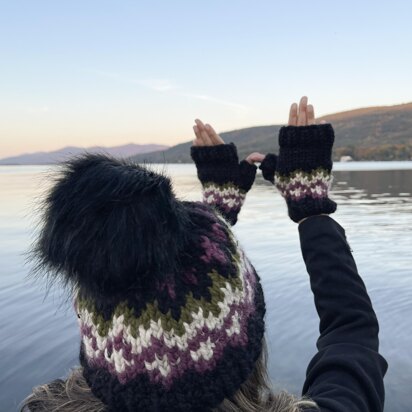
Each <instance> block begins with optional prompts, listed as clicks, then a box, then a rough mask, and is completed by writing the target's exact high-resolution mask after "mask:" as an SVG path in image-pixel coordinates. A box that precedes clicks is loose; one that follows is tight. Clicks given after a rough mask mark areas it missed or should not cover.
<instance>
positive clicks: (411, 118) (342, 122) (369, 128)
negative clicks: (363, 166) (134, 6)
mask: <svg viewBox="0 0 412 412" xmlns="http://www.w3.org/2000/svg"><path fill="white" fill-rule="evenodd" d="M319 120H326V121H327V122H330V123H332V124H333V127H334V129H335V135H336V139H335V145H334V158H335V160H338V159H340V157H341V156H345V155H349V156H352V157H353V158H354V159H355V160H409V159H412V103H408V104H401V105H396V106H381V107H367V108H362V109H356V110H350V111H346V112H340V113H335V114H330V115H327V116H323V117H321V118H319ZM280 127H281V125H273V126H259V127H250V128H247V129H240V130H235V131H231V132H226V133H221V136H222V138H223V140H224V141H225V142H233V143H235V144H236V146H237V148H238V152H239V157H240V158H244V157H245V156H246V155H248V154H249V153H251V152H254V151H260V152H262V153H267V152H274V151H275V152H277V151H278V142H277V135H278V132H279V129H280ZM191 144H192V142H187V143H181V144H179V145H176V146H172V147H171V148H169V149H167V150H164V151H158V152H156V153H145V154H138V155H136V156H132V159H133V160H135V161H137V162H149V163H165V162H167V163H189V162H191V159H190V146H191Z"/></svg>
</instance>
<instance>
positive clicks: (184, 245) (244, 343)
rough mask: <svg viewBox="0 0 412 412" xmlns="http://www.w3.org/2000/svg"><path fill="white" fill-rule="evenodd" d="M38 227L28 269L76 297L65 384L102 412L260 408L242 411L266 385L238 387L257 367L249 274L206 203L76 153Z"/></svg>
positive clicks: (258, 345) (138, 171)
mask: <svg viewBox="0 0 412 412" xmlns="http://www.w3.org/2000/svg"><path fill="white" fill-rule="evenodd" d="M42 223H43V225H42V227H41V230H40V232H39V237H38V240H37V243H36V244H35V246H34V249H33V255H34V257H35V258H36V259H37V266H36V271H37V272H39V273H41V272H46V273H48V275H49V276H50V277H51V278H52V279H60V280H62V281H63V282H64V283H66V284H67V285H69V286H70V287H71V288H72V289H73V290H74V291H75V294H76V305H75V307H76V311H77V315H78V322H79V327H80V335H81V347H80V363H81V366H82V369H81V377H80V375H79V374H78V375H79V376H78V375H76V376H78V377H77V378H76V379H80V381H78V380H75V381H71V382H80V383H83V382H86V384H87V387H88V388H90V391H91V392H90V396H93V398H92V399H96V398H97V399H99V400H100V401H101V402H102V404H103V405H104V406H105V408H106V409H107V410H108V411H117V410H121V411H135V410H139V411H159V412H161V411H168V412H169V411H194V410H196V411H198V412H200V411H211V410H216V411H217V410H219V411H223V410H224V411H230V410H233V411H243V410H244V411H249V410H250V411H252V410H259V409H250V408H249V406H250V405H259V404H261V402H263V401H262V400H261V398H260V389H261V388H263V387H264V386H265V385H264V383H262V385H259V384H258V385H257V387H258V388H260V389H253V387H252V386H253V385H251V384H250V383H248V382H254V379H253V377H254V376H256V375H255V372H256V371H257V372H258V374H259V373H261V372H262V368H264V370H265V367H266V366H265V365H266V364H265V363H264V366H262V362H261V361H259V359H261V358H262V350H263V349H262V348H263V334H264V314H265V303H264V298H263V292H262V288H261V284H260V279H259V276H258V275H257V273H256V271H255V269H254V268H253V266H252V264H251V263H250V262H249V260H248V259H247V258H246V256H245V254H244V252H243V250H242V249H241V248H240V247H239V245H238V243H237V241H236V239H235V238H234V236H233V234H232V232H231V230H230V228H229V226H228V225H227V223H226V222H225V221H224V220H223V219H222V218H221V217H220V216H218V215H217V214H216V213H215V212H214V211H213V210H212V209H210V207H209V206H207V205H204V204H201V203H197V202H182V201H179V200H178V199H176V198H175V196H174V194H173V191H172V188H171V185H170V181H169V179H168V178H166V177H165V176H163V175H160V174H157V173H154V172H152V171H150V170H148V169H146V168H144V167H141V166H139V165H137V164H134V163H131V162H128V161H124V160H122V161H121V160H116V159H113V158H111V157H109V156H105V155H100V154H99V155H95V154H94V155H93V154H86V155H83V156H80V157H77V158H74V159H72V160H70V161H68V162H66V163H64V164H63V165H62V166H61V171H60V174H59V176H58V178H57V179H56V181H55V184H54V185H53V187H52V188H51V190H50V191H49V193H48V195H47V197H46V198H45V201H44V212H43V221H42ZM259 365H260V368H259ZM259 371H260V372H259ZM244 385H246V386H244ZM242 388H244V390H243V389H242ZM65 391H66V392H67V387H66V389H65ZM61 393H63V394H64V391H63V392H61ZM238 394H240V395H239V396H240V398H238V399H237V398H236V396H237V395H238ZM245 394H247V395H245ZM62 396H63V395H62ZM63 398H64V396H63ZM242 399H250V402H249V406H248V407H247V408H249V409H247V408H246V406H245V404H243V401H242ZM268 399H269V398H268ZM222 402H226V403H222ZM241 404H242V405H243V406H242V405H241ZM219 405H220V406H221V407H222V408H224V409H216V408H219V407H220V406H219ZM222 405H223V406H222ZM233 408H235V409H233ZM236 408H237V409H236ZM245 408H246V409H245ZM59 410H60V409H59ZM62 410H64V409H62ZM69 410H70V409H67V411H69ZM90 410H93V409H90ZM96 410H99V409H96ZM268 410H270V409H268ZM273 410H276V409H273ZM288 412H292V410H290V411H288Z"/></svg>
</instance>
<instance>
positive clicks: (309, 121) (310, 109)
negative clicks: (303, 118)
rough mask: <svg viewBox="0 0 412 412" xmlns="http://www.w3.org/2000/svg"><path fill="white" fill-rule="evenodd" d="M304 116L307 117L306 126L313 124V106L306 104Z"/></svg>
mask: <svg viewBox="0 0 412 412" xmlns="http://www.w3.org/2000/svg"><path fill="white" fill-rule="evenodd" d="M306 115H307V124H308V125H311V124H315V109H314V108H313V105H311V104H308V106H307V109H306Z"/></svg>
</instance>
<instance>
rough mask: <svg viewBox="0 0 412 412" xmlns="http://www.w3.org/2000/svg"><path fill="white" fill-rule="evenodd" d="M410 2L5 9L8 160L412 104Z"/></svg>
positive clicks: (0, 44)
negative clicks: (304, 112)
mask: <svg viewBox="0 0 412 412" xmlns="http://www.w3.org/2000/svg"><path fill="white" fill-rule="evenodd" d="M411 18H412V2H410V1H409V0H405V1H397V0H393V1H378V2H377V1H369V0H365V1H361V0H358V1H353V0H346V1H344V2H330V1H323V0H312V1H302V0H295V1H294V2H290V1H275V0H271V1H269V0H268V1H259V0H256V1H254V2H252V1H243V0H236V1H232V0H226V1H222V0H220V1H216V0H208V1H202V2H201V1H194V0H191V1H183V0H173V1H166V0H164V1H158V0H151V1H139V0H134V1H123V0H119V1H113V0H112V1H107V0H98V1H96V0H87V1H85V0H82V1H78V0H70V1H69V0H59V1H56V0H51V1H44V0H36V1H33V0H0V158H2V157H6V156H12V155H18V154H22V153H29V152H35V151H49V150H56V149H59V148H62V147H65V146H82V147H88V146H93V145H102V146H117V145H122V144H127V143H137V144H146V143H158V144H166V145H174V144H176V143H179V142H184V141H189V140H191V139H192V138H193V131H192V125H193V121H194V119H195V118H200V119H202V120H204V121H205V122H209V123H211V124H212V125H213V126H214V127H215V129H217V130H218V131H220V132H222V131H228V130H233V129H240V128H243V127H250V126H258V125H269V124H283V123H285V122H286V121H287V116H288V111H289V106H290V104H291V103H292V102H295V101H298V100H299V98H300V96H302V95H307V96H309V100H310V102H312V103H313V104H314V106H315V112H316V114H318V115H324V114H329V113H335V112H339V111H344V110H350V109H353V108H360V107H366V106H382V105H393V104H401V103H407V102H411V101H412V82H411V73H412V69H411V68H412V24H411Z"/></svg>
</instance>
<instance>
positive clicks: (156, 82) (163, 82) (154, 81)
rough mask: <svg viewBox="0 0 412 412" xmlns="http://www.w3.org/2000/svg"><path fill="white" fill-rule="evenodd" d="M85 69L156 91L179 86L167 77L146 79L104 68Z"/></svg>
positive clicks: (175, 88)
mask: <svg viewBox="0 0 412 412" xmlns="http://www.w3.org/2000/svg"><path fill="white" fill-rule="evenodd" d="M84 71H86V72H88V73H94V74H96V75H98V76H100V77H106V78H109V79H114V80H119V81H121V82H125V83H130V84H137V85H139V86H143V87H146V88H148V89H151V90H154V91H156V92H168V91H171V90H177V89H178V88H179V87H178V85H177V84H176V83H175V82H173V81H172V80H170V79H165V78H150V77H149V78H144V79H136V78H133V77H128V76H124V75H121V74H119V73H111V72H106V71H103V70H95V69H92V70H90V69H88V70H84Z"/></svg>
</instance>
